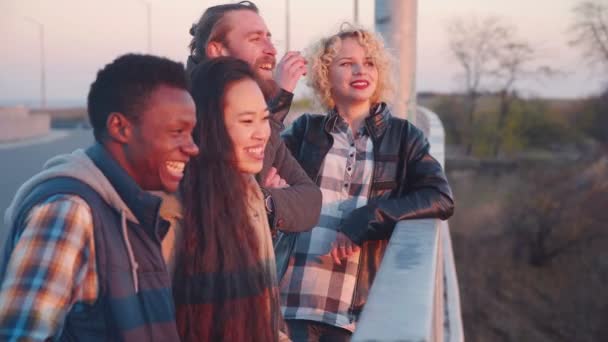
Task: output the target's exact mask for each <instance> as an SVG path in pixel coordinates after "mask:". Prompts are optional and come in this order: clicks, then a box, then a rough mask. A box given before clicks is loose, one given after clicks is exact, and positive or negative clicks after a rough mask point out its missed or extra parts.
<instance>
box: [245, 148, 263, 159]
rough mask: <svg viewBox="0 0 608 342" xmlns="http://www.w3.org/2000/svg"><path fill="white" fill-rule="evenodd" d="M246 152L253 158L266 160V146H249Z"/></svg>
mask: <svg viewBox="0 0 608 342" xmlns="http://www.w3.org/2000/svg"><path fill="white" fill-rule="evenodd" d="M245 152H246V153H247V155H249V156H250V157H252V158H253V159H256V160H264V146H255V147H248V148H246V149H245Z"/></svg>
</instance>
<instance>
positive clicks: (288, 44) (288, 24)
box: [285, 0, 291, 52]
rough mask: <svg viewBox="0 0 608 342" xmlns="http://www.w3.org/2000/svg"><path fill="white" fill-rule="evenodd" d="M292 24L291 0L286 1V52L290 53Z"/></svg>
mask: <svg viewBox="0 0 608 342" xmlns="http://www.w3.org/2000/svg"><path fill="white" fill-rule="evenodd" d="M290 26H291V22H290V19H289V0H285V52H288V51H289V49H290V42H289V37H290V36H291V33H290Z"/></svg>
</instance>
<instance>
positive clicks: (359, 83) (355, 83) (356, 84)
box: [352, 81, 367, 86]
mask: <svg viewBox="0 0 608 342" xmlns="http://www.w3.org/2000/svg"><path fill="white" fill-rule="evenodd" d="M352 85H354V86H362V85H367V82H365V81H357V82H353V83H352Z"/></svg>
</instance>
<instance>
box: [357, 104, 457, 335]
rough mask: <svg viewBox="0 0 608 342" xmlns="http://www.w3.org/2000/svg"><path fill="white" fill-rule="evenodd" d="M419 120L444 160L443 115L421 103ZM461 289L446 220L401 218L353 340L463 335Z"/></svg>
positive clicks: (438, 154)
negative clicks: (440, 118)
mask: <svg viewBox="0 0 608 342" xmlns="http://www.w3.org/2000/svg"><path fill="white" fill-rule="evenodd" d="M416 124H417V125H418V126H419V127H421V128H422V129H423V131H425V133H426V135H427V138H428V140H429V141H430V143H431V154H432V155H433V156H434V157H435V158H436V159H437V160H438V161H439V162H440V163H441V164H442V165H443V164H444V160H445V158H444V156H445V154H444V153H445V152H444V151H445V138H444V130H443V126H442V125H441V121H440V120H439V118H438V117H437V115H436V114H435V113H433V112H431V111H429V110H428V109H425V108H418V113H417V119H416ZM463 340H464V336H463V329H462V317H461V311H460V294H459V288H458V280H457V276H456V269H455V264H454V253H453V251H452V242H451V238H450V231H449V226H448V223H447V222H445V221H441V220H436V219H427V220H409V221H401V222H399V223H398V224H397V227H395V230H394V232H393V235H392V236H391V239H390V242H389V244H388V247H387V250H386V252H385V254H384V258H383V260H382V263H381V266H380V269H379V271H378V274H377V275H376V279H375V280H374V284H373V285H372V288H371V291H370V296H369V298H368V301H367V303H366V305H365V307H364V309H363V312H362V314H361V318H360V320H359V322H358V323H357V329H356V331H355V334H354V335H353V341H438V342H439V341H442V342H443V341H449V342H458V341H463Z"/></svg>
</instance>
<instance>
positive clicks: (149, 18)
mask: <svg viewBox="0 0 608 342" xmlns="http://www.w3.org/2000/svg"><path fill="white" fill-rule="evenodd" d="M139 1H140V2H141V3H142V4H143V5H144V6H145V7H146V33H147V38H148V53H152V4H150V2H149V1H146V0H139Z"/></svg>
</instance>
